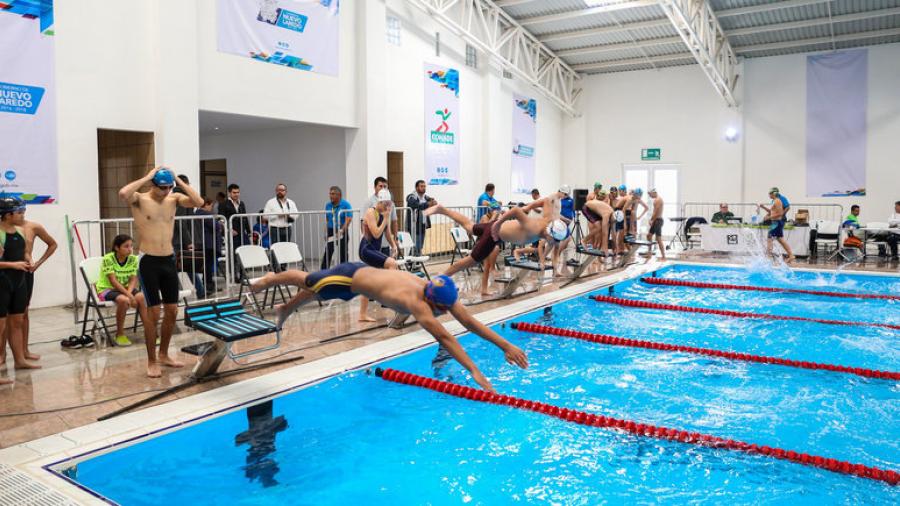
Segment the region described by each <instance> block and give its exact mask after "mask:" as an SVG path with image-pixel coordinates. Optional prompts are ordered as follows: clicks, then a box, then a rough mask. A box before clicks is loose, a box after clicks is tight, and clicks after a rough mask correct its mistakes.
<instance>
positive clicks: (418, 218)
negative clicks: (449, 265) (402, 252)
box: [406, 179, 437, 255]
mask: <svg viewBox="0 0 900 506" xmlns="http://www.w3.org/2000/svg"><path fill="white" fill-rule="evenodd" d="M435 204H437V201H435V200H434V199H433V198H431V197H429V196H428V195H426V194H425V181H423V180H421V179H420V180H418V181H416V191H414V192H412V193H410V194H409V195H407V196H406V207H408V208H410V209H412V219H411V220H410V223H408V224H407V228H408V229H409V233H410V234H412V236H413V238H414V239H415V241H416V250H415V254H416V255H421V254H422V244H424V243H425V230H426V229H428V228H431V219H430V218H429V217H428V216H423V215H422V211H424V210H425V209H427V208H429V207H431V206H433V205H435Z"/></svg>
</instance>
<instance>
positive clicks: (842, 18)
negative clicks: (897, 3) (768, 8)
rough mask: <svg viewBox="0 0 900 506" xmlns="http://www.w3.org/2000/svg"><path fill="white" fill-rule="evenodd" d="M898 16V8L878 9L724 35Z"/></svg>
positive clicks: (755, 28)
mask: <svg viewBox="0 0 900 506" xmlns="http://www.w3.org/2000/svg"><path fill="white" fill-rule="evenodd" d="M898 14H900V7H894V8H892V9H878V10H877V11H866V12H855V13H853V14H841V15H838V16H833V17H832V18H831V19H829V18H828V17H827V16H824V17H821V18H814V19H804V20H801V21H788V22H787V23H774V24H771V25H760V26H751V27H747V28H736V29H734V30H727V31H726V32H725V33H726V34H727V35H728V36H729V37H738V36H741V35H752V34H754V33H764V32H778V31H781V30H794V29H797V28H809V27H811V26H820V25H827V24H829V23H831V22H832V21H833V22H835V23H847V22H850V21H862V20H864V19H872V18H880V17H882V16H895V15H898Z"/></svg>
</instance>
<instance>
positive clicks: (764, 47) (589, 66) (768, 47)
mask: <svg viewBox="0 0 900 506" xmlns="http://www.w3.org/2000/svg"><path fill="white" fill-rule="evenodd" d="M897 35H900V28H889V29H885V30H873V31H869V32H855V33H845V34H842V35H835V37H834V41H835V42H849V41H856V40H865V39H873V38H878V37H893V36H897ZM831 40H832V39H831V37H830V36H828V37H815V38H810V39H800V40H791V41H788V42H773V43H770V44H753V45H748V46H735V47H734V52H735V53H738V54H747V53H754V52H758V51H775V50H779V49H791V48H794V47H803V46H812V45H816V44H828V43H830V42H831ZM692 58H693V55H692V54H691V53H677V54H669V55H663V56H653V57H650V58H649V61H652V62H653V63H665V62H671V61H678V60H688V59H692ZM639 63H648V59H647V58H628V59H622V60H611V61H605V62H597V63H583V64H580V65H574V66H573V67H572V68H574V69H575V70H577V71H579V72H591V71H596V70H604V69H608V68H615V67H624V66H628V65H636V64H639Z"/></svg>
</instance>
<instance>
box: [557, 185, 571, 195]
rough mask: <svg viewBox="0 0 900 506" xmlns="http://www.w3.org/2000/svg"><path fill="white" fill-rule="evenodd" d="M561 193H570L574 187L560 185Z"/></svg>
mask: <svg viewBox="0 0 900 506" xmlns="http://www.w3.org/2000/svg"><path fill="white" fill-rule="evenodd" d="M559 193H565V194H566V195H569V194H570V193H572V188H571V187H570V186H569V185H567V184H564V185H562V186H560V187H559Z"/></svg>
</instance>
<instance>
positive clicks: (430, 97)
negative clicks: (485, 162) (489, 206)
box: [424, 63, 459, 185]
mask: <svg viewBox="0 0 900 506" xmlns="http://www.w3.org/2000/svg"><path fill="white" fill-rule="evenodd" d="M424 75H425V179H426V180H427V181H428V184H430V185H454V184H459V72H457V71H456V69H448V68H444V67H439V66H437V65H430V64H427V63H426V64H425V72H424Z"/></svg>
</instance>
